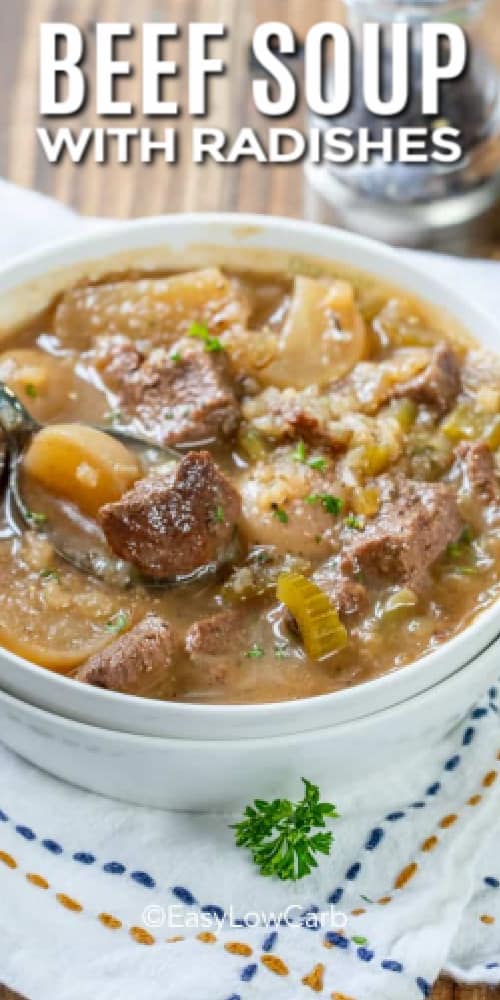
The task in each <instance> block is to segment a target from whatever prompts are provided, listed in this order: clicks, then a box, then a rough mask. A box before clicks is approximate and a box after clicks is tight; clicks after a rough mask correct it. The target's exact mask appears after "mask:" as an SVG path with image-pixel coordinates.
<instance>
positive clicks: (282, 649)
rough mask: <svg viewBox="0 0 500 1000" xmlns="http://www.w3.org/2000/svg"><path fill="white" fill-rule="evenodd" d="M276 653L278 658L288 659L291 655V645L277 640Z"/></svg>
mask: <svg viewBox="0 0 500 1000" xmlns="http://www.w3.org/2000/svg"><path fill="white" fill-rule="evenodd" d="M274 655H275V657H276V659H277V660H286V658H287V657H288V656H289V655H290V647H289V646H288V645H287V643H286V642H277V643H276V644H275V647H274Z"/></svg>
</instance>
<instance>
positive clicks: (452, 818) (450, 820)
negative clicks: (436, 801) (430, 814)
mask: <svg viewBox="0 0 500 1000" xmlns="http://www.w3.org/2000/svg"><path fill="white" fill-rule="evenodd" d="M457 819H458V816H457V814H456V813H450V814H449V816H443V818H442V820H441V821H440V823H439V825H440V827H441V829H442V830H448V828H449V827H450V826H453V824H454V823H456V822H457Z"/></svg>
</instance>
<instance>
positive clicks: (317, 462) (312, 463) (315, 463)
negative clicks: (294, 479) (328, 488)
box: [307, 457, 327, 472]
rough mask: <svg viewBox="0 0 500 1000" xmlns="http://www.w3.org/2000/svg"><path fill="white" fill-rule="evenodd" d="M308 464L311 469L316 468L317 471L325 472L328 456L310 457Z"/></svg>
mask: <svg viewBox="0 0 500 1000" xmlns="http://www.w3.org/2000/svg"><path fill="white" fill-rule="evenodd" d="M307 464H308V466H309V468H310V469H314V470H315V472H324V471H325V469H326V466H327V461H326V458H314V457H313V458H309V459H308V460H307Z"/></svg>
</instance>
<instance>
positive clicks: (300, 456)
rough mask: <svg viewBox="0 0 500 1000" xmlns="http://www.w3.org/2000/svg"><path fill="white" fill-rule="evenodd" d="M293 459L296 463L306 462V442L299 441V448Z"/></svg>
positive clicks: (296, 449)
mask: <svg viewBox="0 0 500 1000" xmlns="http://www.w3.org/2000/svg"><path fill="white" fill-rule="evenodd" d="M293 458H294V461H295V462H305V460H306V458H307V448H306V445H305V443H304V441H298V442H297V447H296V448H295V451H294V453H293Z"/></svg>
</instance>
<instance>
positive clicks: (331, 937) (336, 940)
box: [325, 931, 349, 951]
mask: <svg viewBox="0 0 500 1000" xmlns="http://www.w3.org/2000/svg"><path fill="white" fill-rule="evenodd" d="M325 941H327V942H328V944H333V946H334V947H335V948H343V950H344V951H347V949H348V947H349V938H346V937H344V935H343V934H338V932H337V931H327V932H326V934H325Z"/></svg>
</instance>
